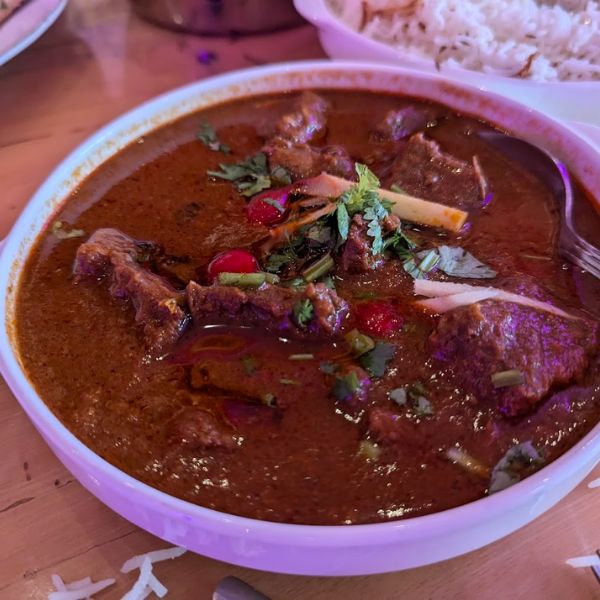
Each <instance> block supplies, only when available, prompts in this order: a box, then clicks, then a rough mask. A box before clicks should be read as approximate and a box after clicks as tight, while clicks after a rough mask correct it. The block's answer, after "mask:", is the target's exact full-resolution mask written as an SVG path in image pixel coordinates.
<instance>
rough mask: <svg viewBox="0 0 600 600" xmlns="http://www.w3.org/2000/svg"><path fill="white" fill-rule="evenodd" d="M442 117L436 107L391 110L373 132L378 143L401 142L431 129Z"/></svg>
mask: <svg viewBox="0 0 600 600" xmlns="http://www.w3.org/2000/svg"><path fill="white" fill-rule="evenodd" d="M439 117H440V111H439V110H438V109H436V108H435V107H434V106H403V107H402V108H398V109H395V110H390V111H389V112H388V113H387V114H386V115H385V117H384V118H383V120H382V121H381V122H380V123H379V124H378V125H377V127H376V128H375V130H374V131H373V134H372V138H373V140H374V141H376V142H399V141H401V140H403V139H405V138H407V137H408V136H410V135H412V134H413V133H417V132H419V131H424V130H425V129H427V128H428V127H431V126H432V125H433V124H435V122H436V121H437V119H439Z"/></svg>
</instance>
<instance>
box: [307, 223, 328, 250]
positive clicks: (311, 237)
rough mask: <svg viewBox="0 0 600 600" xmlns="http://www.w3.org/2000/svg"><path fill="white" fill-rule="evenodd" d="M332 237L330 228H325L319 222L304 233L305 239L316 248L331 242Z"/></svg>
mask: <svg viewBox="0 0 600 600" xmlns="http://www.w3.org/2000/svg"><path fill="white" fill-rule="evenodd" d="M332 235H333V232H332V231H331V227H328V226H326V225H325V224H324V223H322V222H321V221H317V222H316V223H315V224H314V225H312V226H311V227H309V229H308V231H307V232H306V239H307V240H308V241H309V242H314V243H315V244H316V245H318V246H322V245H323V244H327V243H328V242H329V241H331V237H332Z"/></svg>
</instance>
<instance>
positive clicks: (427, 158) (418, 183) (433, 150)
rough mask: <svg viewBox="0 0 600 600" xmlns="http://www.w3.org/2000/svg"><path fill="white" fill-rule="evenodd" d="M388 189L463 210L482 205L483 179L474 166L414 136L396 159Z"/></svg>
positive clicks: (428, 141) (423, 138) (422, 138)
mask: <svg viewBox="0 0 600 600" xmlns="http://www.w3.org/2000/svg"><path fill="white" fill-rule="evenodd" d="M385 184H386V185H385V187H388V188H389V187H391V186H392V185H393V184H396V185H399V186H400V187H401V188H402V189H403V190H405V191H406V192H407V193H409V194H412V195H414V196H419V197H421V198H424V199H426V200H431V201H434V202H440V203H441V204H447V205H448V206H454V207H457V208H460V209H463V210H468V209H473V208H476V207H477V206H479V205H480V204H481V200H482V198H481V188H480V179H479V177H478V174H477V173H476V171H475V169H474V167H473V165H472V164H469V163H467V162H465V161H463V160H460V159H458V158H456V157H454V156H452V155H451V154H448V153H446V152H443V151H442V150H441V148H440V146H439V144H438V143H437V142H436V141H434V140H429V139H427V138H426V137H425V136H424V135H423V134H422V133H418V134H416V135H413V136H412V137H411V138H410V139H409V140H408V143H407V144H406V146H405V147H404V149H403V150H402V151H401V152H400V154H398V156H397V157H396V158H395V159H394V162H393V163H392V165H391V167H390V171H389V174H388V176H387V178H386V182H385Z"/></svg>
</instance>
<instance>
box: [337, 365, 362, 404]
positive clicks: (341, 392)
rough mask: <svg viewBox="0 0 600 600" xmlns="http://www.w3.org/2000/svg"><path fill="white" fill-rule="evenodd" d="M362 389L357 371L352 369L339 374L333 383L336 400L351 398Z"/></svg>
mask: <svg viewBox="0 0 600 600" xmlns="http://www.w3.org/2000/svg"><path fill="white" fill-rule="evenodd" d="M359 389H360V381H359V379H358V375H357V374H356V371H350V372H349V373H347V374H346V375H337V376H336V378H335V381H334V383H333V395H334V396H335V398H336V400H340V401H344V400H350V399H351V398H352V396H354V394H355V393H356V392H357V391H358V390H359Z"/></svg>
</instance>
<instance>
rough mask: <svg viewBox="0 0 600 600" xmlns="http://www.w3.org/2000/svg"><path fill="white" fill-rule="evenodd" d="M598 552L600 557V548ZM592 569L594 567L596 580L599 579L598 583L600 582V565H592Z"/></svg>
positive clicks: (593, 571)
mask: <svg viewBox="0 0 600 600" xmlns="http://www.w3.org/2000/svg"><path fill="white" fill-rule="evenodd" d="M596 554H597V555H598V557H600V550H596ZM591 569H592V573H593V574H594V576H595V577H596V581H598V583H600V567H598V566H595V567H591Z"/></svg>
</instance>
